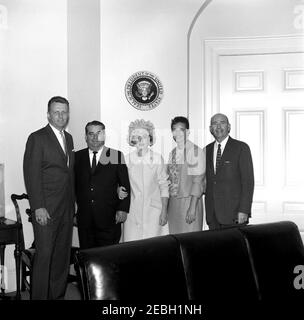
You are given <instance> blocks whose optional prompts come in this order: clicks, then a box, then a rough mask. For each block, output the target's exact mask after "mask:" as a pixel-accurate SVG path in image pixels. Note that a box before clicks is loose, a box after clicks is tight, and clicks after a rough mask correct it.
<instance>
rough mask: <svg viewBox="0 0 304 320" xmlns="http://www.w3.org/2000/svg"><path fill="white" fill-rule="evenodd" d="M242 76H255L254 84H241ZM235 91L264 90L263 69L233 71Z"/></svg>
mask: <svg viewBox="0 0 304 320" xmlns="http://www.w3.org/2000/svg"><path fill="white" fill-rule="evenodd" d="M242 77H246V78H256V79H257V85H256V86H252V87H249V86H242ZM234 83H235V88H234V90H235V92H243V91H246V92H247V91H263V90H264V71H263V70H240V71H234Z"/></svg>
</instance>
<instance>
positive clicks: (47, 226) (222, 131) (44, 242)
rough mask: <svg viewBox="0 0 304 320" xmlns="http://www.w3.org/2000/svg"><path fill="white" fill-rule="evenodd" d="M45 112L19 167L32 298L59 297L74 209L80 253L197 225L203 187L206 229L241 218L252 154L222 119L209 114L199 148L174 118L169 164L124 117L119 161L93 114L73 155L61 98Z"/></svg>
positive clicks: (144, 130) (246, 212) (149, 131)
mask: <svg viewBox="0 0 304 320" xmlns="http://www.w3.org/2000/svg"><path fill="white" fill-rule="evenodd" d="M47 118H48V125H47V126H46V127H44V128H42V129H40V130H38V131H36V132H33V133H32V134H31V135H30V136H29V138H28V141H27V144H26V149H25V154H24V163H23V166H24V181H25V186H26V190H27V193H28V196H29V201H30V206H31V210H32V215H33V217H32V222H33V229H34V239H35V245H36V253H35V258H34V265H33V274H32V283H31V286H32V288H31V298H32V299H39V300H40V299H63V298H64V294H65V289H66V279H67V275H68V270H69V261H70V247H71V242H72V231H73V219H74V216H75V212H76V219H77V227H78V235H79V244H80V248H81V249H86V248H91V247H97V246H105V245H111V244H116V243H119V241H131V240H138V239H144V238H149V237H154V236H159V235H165V234H168V233H171V234H174V233H181V232H191V231H199V230H202V223H203V201H202V195H203V194H204V193H205V209H206V221H207V224H208V226H209V229H221V228H226V227H231V226H236V225H239V224H245V223H248V219H249V217H250V215H251V204H252V197H253V189H254V176H253V165H252V159H251V153H250V149H249V147H248V145H247V144H246V143H244V142H241V141H239V140H236V139H233V138H231V137H230V136H229V132H230V124H229V121H228V118H227V117H226V116H225V115H223V114H216V115H214V116H213V117H212V118H211V123H210V132H211V134H212V135H213V136H214V138H215V141H214V142H213V143H211V144H209V145H207V146H206V148H204V149H202V148H200V147H199V146H197V145H196V144H194V143H192V142H191V141H190V140H189V139H188V137H189V121H188V119H187V118H186V117H182V116H178V117H175V118H174V119H173V120H172V121H171V132H172V136H173V139H174V140H175V142H176V147H175V148H174V149H173V150H172V151H171V152H170V155H169V160H168V163H167V164H165V163H164V160H163V157H162V155H160V154H159V153H157V152H155V151H154V150H153V149H152V148H151V147H152V145H153V144H154V143H155V128H154V125H153V124H152V123H151V122H150V121H145V120H143V119H141V120H136V121H133V122H131V123H130V125H129V132H128V143H129V145H130V146H132V147H134V149H135V150H134V152H131V153H129V154H128V155H126V157H124V155H123V153H122V152H120V151H118V150H114V149H112V148H109V147H107V146H105V137H106V136H105V125H104V124H103V123H101V122H99V121H96V120H94V121H92V122H89V123H88V124H87V125H86V127H85V139H86V143H87V148H85V149H82V150H79V151H77V152H74V146H73V139H72V136H71V135H70V134H69V133H68V132H66V131H65V128H66V126H67V124H68V121H69V102H68V100H66V99H65V98H63V97H59V96H56V97H53V98H51V99H50V101H49V103H48V111H47ZM75 203H76V210H75ZM122 226H123V227H122Z"/></svg>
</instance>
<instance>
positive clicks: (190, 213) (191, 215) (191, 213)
mask: <svg viewBox="0 0 304 320" xmlns="http://www.w3.org/2000/svg"><path fill="white" fill-rule="evenodd" d="M195 208H196V203H195V205H194V203H193V202H191V204H190V207H189V208H188V210H187V214H186V219H185V220H186V222H187V223H188V224H191V223H192V222H193V221H195V219H196V210H195Z"/></svg>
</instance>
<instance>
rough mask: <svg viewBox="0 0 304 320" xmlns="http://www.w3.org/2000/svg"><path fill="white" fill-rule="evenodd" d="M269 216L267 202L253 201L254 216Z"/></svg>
mask: <svg viewBox="0 0 304 320" xmlns="http://www.w3.org/2000/svg"><path fill="white" fill-rule="evenodd" d="M265 214H267V202H266V201H253V202H252V215H262V216H264V215H265Z"/></svg>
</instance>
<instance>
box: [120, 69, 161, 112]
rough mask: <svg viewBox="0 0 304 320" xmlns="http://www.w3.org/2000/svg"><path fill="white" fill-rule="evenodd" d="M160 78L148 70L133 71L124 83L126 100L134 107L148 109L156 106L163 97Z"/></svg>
mask: <svg viewBox="0 0 304 320" xmlns="http://www.w3.org/2000/svg"><path fill="white" fill-rule="evenodd" d="M163 92H164V90H163V86H162V84H161V82H160V80H159V79H158V78H157V77H156V76H155V75H154V74H153V73H151V72H149V71H138V72H136V73H134V74H133V75H132V76H131V77H130V78H129V79H128V81H127V83H126V85H125V95H126V98H127V100H128V102H129V103H130V104H131V105H132V106H133V107H134V108H136V109H138V110H142V111H148V110H152V109H154V108H156V107H157V106H158V105H159V104H160V102H161V99H162V97H163Z"/></svg>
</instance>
